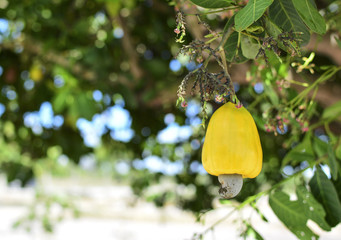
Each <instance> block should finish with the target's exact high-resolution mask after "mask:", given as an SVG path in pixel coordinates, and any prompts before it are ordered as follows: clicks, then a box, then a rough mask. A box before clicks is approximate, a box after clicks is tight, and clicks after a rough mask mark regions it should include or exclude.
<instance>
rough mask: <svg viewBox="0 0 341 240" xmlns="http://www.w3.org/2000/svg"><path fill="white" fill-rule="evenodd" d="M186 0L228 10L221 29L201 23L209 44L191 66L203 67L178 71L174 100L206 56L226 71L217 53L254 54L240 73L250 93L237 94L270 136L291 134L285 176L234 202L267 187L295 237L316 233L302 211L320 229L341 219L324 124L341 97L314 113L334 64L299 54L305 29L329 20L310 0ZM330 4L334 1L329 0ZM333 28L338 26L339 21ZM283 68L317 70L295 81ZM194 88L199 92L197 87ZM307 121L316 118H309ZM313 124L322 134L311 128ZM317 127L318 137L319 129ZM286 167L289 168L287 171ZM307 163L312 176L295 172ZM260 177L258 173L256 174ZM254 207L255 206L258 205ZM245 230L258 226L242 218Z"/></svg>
mask: <svg viewBox="0 0 341 240" xmlns="http://www.w3.org/2000/svg"><path fill="white" fill-rule="evenodd" d="M191 1H192V2H193V3H194V4H195V5H197V6H200V7H202V8H205V9H207V10H201V11H203V12H204V14H210V13H211V14H216V13H218V14H219V13H220V14H224V13H226V12H229V19H228V20H227V22H226V23H225V26H224V28H223V30H222V32H221V33H220V32H218V30H217V31H216V32H215V34H212V32H213V31H212V30H211V29H210V28H209V27H208V28H207V29H209V33H210V34H209V35H207V37H211V39H209V40H208V41H207V42H202V43H201V44H202V45H203V46H206V48H208V49H210V52H211V54H207V55H206V58H205V57H204V55H201V56H200V57H199V58H200V59H204V60H203V62H204V64H203V65H202V66H201V67H200V68H198V69H199V70H201V69H202V68H205V71H199V70H197V69H196V70H194V71H192V72H190V73H189V74H188V75H187V76H186V77H185V79H184V81H185V84H184V81H183V82H182V83H181V85H180V87H179V92H180V94H178V96H179V100H180V102H181V101H183V99H184V94H185V90H184V89H185V87H184V86H186V85H187V83H188V79H189V78H190V77H192V76H193V75H194V74H202V76H201V77H200V76H199V77H198V76H196V75H195V76H196V78H195V79H196V80H195V82H194V83H196V82H197V79H198V78H199V79H200V78H205V75H207V72H208V70H207V69H208V67H207V66H208V62H209V61H210V58H211V57H212V56H213V59H214V60H215V62H218V65H219V66H220V67H221V68H222V72H225V73H228V69H227V65H226V64H225V63H224V61H228V62H230V63H243V62H245V61H247V60H253V61H254V63H255V65H253V66H251V68H250V71H249V72H248V73H247V81H248V82H249V83H250V86H249V94H250V95H251V96H253V97H254V99H252V98H250V97H245V94H244V95H243V93H240V94H239V98H240V99H241V101H242V102H243V103H245V104H244V105H246V106H247V108H248V109H249V110H250V111H251V112H252V113H253V116H254V118H255V121H256V123H257V125H258V127H259V128H260V129H262V130H264V131H265V132H273V133H274V135H275V136H277V138H280V135H286V134H287V133H290V134H292V135H291V137H287V138H286V140H285V141H284V142H282V146H283V147H284V148H285V149H287V150H286V152H287V153H286V154H284V155H282V158H283V160H282V161H281V168H280V169H281V171H282V174H283V175H284V176H285V179H284V180H282V181H280V182H279V183H278V184H274V185H273V186H272V187H271V188H270V189H268V190H266V191H264V192H261V193H259V194H256V195H254V196H250V197H249V198H248V199H246V200H245V201H244V202H243V203H241V205H240V206H239V207H237V208H238V209H239V208H240V207H241V206H245V205H247V204H251V205H252V204H254V202H253V201H257V199H258V198H259V197H260V196H263V195H264V194H269V204H270V206H271V208H272V209H273V211H274V213H275V214H276V215H277V217H278V218H279V219H280V220H281V221H282V222H283V223H284V224H285V225H286V226H287V227H288V229H289V230H290V231H291V232H293V233H294V234H295V235H296V236H297V237H298V238H299V239H314V238H315V239H317V238H318V236H317V235H316V233H314V232H313V231H312V230H311V229H310V228H309V227H307V221H308V219H310V220H312V221H314V222H316V223H317V224H318V225H319V226H320V227H321V229H323V230H325V231H330V230H331V229H332V228H333V227H335V226H336V225H337V224H339V223H340V222H341V219H340V211H341V203H340V199H341V198H340V194H339V192H340V190H339V189H340V177H341V170H340V166H339V165H340V162H341V156H339V154H340V153H339V151H340V149H341V143H340V139H341V138H340V136H338V137H337V136H335V135H334V134H333V133H332V131H331V130H330V129H329V125H330V124H331V123H332V122H333V121H335V120H337V119H338V118H339V116H340V112H339V111H340V109H339V107H340V102H338V103H336V104H335V105H332V106H330V107H329V108H326V109H325V110H324V111H323V113H322V118H321V119H320V117H319V115H320V114H321V113H319V111H321V110H320V109H319V107H318V104H317V102H316V101H315V97H316V94H317V91H318V89H319V86H320V84H321V83H323V82H326V81H327V80H330V79H331V78H333V77H334V76H335V74H337V73H338V72H339V71H340V70H341V69H340V68H339V67H336V66H333V65H330V66H324V67H323V68H319V67H318V66H316V65H315V64H314V63H313V60H314V57H315V53H311V54H310V56H309V57H302V58H301V55H302V53H301V52H302V50H301V47H302V46H304V45H306V44H307V43H308V42H309V40H310V32H315V33H317V34H320V35H323V34H325V33H326V30H327V26H329V24H328V25H326V22H327V23H328V21H329V20H328V18H326V20H325V18H323V17H322V16H321V15H320V13H319V11H318V9H317V7H316V5H315V2H313V1H291V0H289V1H284V0H283V1H282V0H278V1H272V0H259V1H256V0H250V1H246V2H245V1H224V0H221V1H220V0H216V1H202V0H191ZM330 4H336V3H334V2H332V1H331V2H330ZM212 9H214V11H212ZM216 9H219V10H216ZM325 11H328V10H325ZM185 13H186V12H185ZM338 16H339V15H338ZM330 18H331V19H332V17H330ZM337 31H338V32H339V31H340V28H339V29H337ZM217 36H221V38H218V37H217ZM215 40H218V41H219V43H218V47H216V48H214V49H211V47H210V46H211V45H212V42H213V43H214V41H215ZM190 45H191V44H190ZM190 45H189V46H190ZM187 48H188V45H187V46H184V49H187ZM221 48H223V49H224V52H223V54H222V52H221V51H220V50H221ZM191 49H192V48H191ZM191 53H193V54H194V55H193V56H191V57H193V58H194V59H195V58H198V53H201V51H195V50H194V51H189V55H190V54H191ZM212 53H214V54H212ZM215 53H219V56H220V58H219V57H217V56H215ZM303 54H305V53H303ZM205 63H206V64H205ZM290 71H292V72H294V71H296V73H301V74H302V73H303V74H306V73H309V74H314V73H315V72H316V71H317V72H318V75H319V77H318V78H317V80H315V81H314V82H313V83H308V82H309V81H308V82H301V81H296V80H293V79H292V76H291V75H289V72H290ZM213 74H214V73H213ZM227 76H229V75H228V74H227ZM217 80H220V79H217ZM232 82H233V79H231V78H229V86H230V85H231V84H232ZM222 83H224V82H221V81H218V82H217V83H216V82H212V84H216V85H215V86H212V87H211V89H214V90H213V91H212V92H210V93H211V94H207V95H205V96H207V97H206V98H201V101H203V104H202V105H203V107H204V106H206V105H205V104H207V102H210V101H212V100H213V99H214V96H217V95H219V92H218V91H217V90H216V88H219V86H220V85H221V84H222ZM256 84H259V85H258V86H259V87H260V88H261V90H257V91H256V94H255V93H254V91H255V90H254V87H255V85H256ZM298 85H299V86H301V87H303V89H304V90H303V91H301V92H300V93H297V92H296V91H295V90H294V89H293V87H294V86H298ZM229 90H231V88H227V91H226V92H225V93H224V94H226V95H224V97H227V99H228V100H230V101H232V102H235V99H238V98H237V97H231V91H229ZM179 92H178V93H179ZM199 92H200V96H202V95H203V93H202V90H201V89H199ZM308 94H311V97H308ZM234 95H235V93H234V92H233V96H234ZM218 102H220V101H218ZM250 102H251V103H250ZM257 106H258V107H257ZM258 109H259V110H258ZM204 111H205V109H204ZM332 111H333V113H332ZM326 116H328V117H326ZM311 121H313V122H315V123H314V124H310V122H311ZM337 121H338V120H337ZM316 129H317V130H319V131H322V132H323V133H324V132H327V134H326V135H323V134H320V135H317V131H315V130H316ZM314 135H315V136H314ZM321 135H323V136H324V137H323V136H322V137H320V136H321ZM268 137H269V136H268V135H267V138H268ZM261 138H262V136H261ZM324 138H326V139H325V140H324V141H323V140H321V139H324ZM262 142H263V144H262V145H263V147H264V148H266V147H265V145H264V142H265V140H262ZM312 142H313V144H312ZM264 152H266V150H265V151H264ZM264 161H265V162H267V161H268V159H267V158H266V156H264ZM326 165H327V166H328V167H329V169H330V171H331V176H332V179H329V178H328V177H327V175H326V174H325V172H324V171H323V170H322V168H321V166H323V167H324V166H326ZM265 168H266V166H264V168H263V172H264V171H266V170H265ZM288 169H292V171H291V170H290V171H289V173H288V172H287V170H288ZM307 169H310V170H311V171H313V172H314V175H313V177H310V178H309V177H308V178H306V177H303V175H302V173H303V172H304V171H306V170H307ZM286 174H288V175H286ZM259 177H262V174H261V175H260V176H259ZM291 178H295V180H296V181H298V182H299V183H298V184H296V186H295V187H294V189H296V192H295V193H294V192H292V191H289V193H290V195H295V196H296V197H297V200H295V201H292V200H290V199H291V197H290V196H289V195H288V194H287V193H286V192H285V190H283V186H291V185H290V183H288V180H289V179H291ZM298 179H299V180H298ZM284 183H287V184H286V185H285V184H284ZM284 189H285V188H284ZM290 189H292V186H291V188H290ZM302 209H303V211H302ZM256 212H258V213H259V214H261V213H260V212H259V211H256ZM261 215H262V214H261ZM211 229H212V227H211ZM251 235H252V236H253V237H254V238H256V239H262V237H261V234H259V233H257V231H256V230H255V229H254V228H253V227H252V224H251V223H250V222H248V221H245V229H244V231H243V233H242V236H244V237H247V236H251ZM200 237H203V234H196V235H194V237H193V239H200Z"/></svg>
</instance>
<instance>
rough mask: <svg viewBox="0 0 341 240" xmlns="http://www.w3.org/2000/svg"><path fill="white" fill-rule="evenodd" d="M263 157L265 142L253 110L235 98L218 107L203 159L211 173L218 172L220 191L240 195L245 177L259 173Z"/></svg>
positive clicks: (210, 127)
mask: <svg viewBox="0 0 341 240" xmlns="http://www.w3.org/2000/svg"><path fill="white" fill-rule="evenodd" d="M262 160H263V152H262V146H261V143H260V139H259V135H258V131H257V127H256V124H255V122H254V120H253V118H252V116H251V114H250V113H249V112H248V111H247V110H246V109H245V108H244V107H239V108H237V107H236V105H235V104H233V103H231V102H228V103H226V104H224V105H223V106H221V107H220V108H219V109H217V110H216V111H215V112H214V113H213V115H212V117H211V119H210V121H209V124H208V127H207V131H206V136H205V141H204V146H203V150H202V163H203V166H204V168H205V170H206V171H207V172H208V173H209V174H211V175H215V176H218V179H219V182H220V183H221V184H222V187H221V189H220V190H219V193H220V195H221V196H222V197H224V198H232V197H234V196H236V195H237V194H238V193H239V191H240V189H241V187H242V184H243V178H255V177H256V176H258V174H259V173H260V171H261V170H262Z"/></svg>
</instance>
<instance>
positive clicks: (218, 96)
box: [215, 95, 224, 103]
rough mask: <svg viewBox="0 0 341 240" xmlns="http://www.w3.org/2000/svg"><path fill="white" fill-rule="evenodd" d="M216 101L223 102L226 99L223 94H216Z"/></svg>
mask: <svg viewBox="0 0 341 240" xmlns="http://www.w3.org/2000/svg"><path fill="white" fill-rule="evenodd" d="M215 101H216V102H218V103H221V102H222V101H224V97H223V96H222V95H217V96H215Z"/></svg>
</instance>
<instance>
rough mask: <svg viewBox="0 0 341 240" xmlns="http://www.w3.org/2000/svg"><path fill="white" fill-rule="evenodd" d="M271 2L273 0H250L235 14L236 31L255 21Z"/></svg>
mask: <svg viewBox="0 0 341 240" xmlns="http://www.w3.org/2000/svg"><path fill="white" fill-rule="evenodd" d="M272 2H273V0H250V1H249V2H248V4H247V5H246V6H245V7H244V8H243V9H242V10H240V11H239V12H237V14H236V17H235V28H236V31H238V32H240V31H243V30H245V29H246V28H247V27H248V26H250V25H251V24H252V23H254V22H256V21H257V20H258V19H259V18H260V17H261V16H262V15H263V13H264V12H265V10H266V9H267V8H268V7H269V6H270V5H271V3H272Z"/></svg>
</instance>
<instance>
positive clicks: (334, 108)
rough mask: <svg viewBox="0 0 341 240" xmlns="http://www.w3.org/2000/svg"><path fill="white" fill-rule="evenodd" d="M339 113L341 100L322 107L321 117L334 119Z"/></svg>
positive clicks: (340, 111) (340, 113) (340, 112)
mask: <svg viewBox="0 0 341 240" xmlns="http://www.w3.org/2000/svg"><path fill="white" fill-rule="evenodd" d="M340 115H341V101H339V102H337V103H335V104H333V105H331V106H329V107H327V108H325V109H324V111H323V114H322V119H335V118H337V117H338V116H340Z"/></svg>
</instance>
